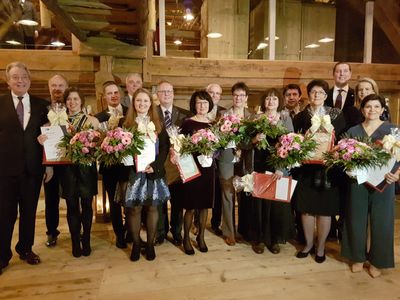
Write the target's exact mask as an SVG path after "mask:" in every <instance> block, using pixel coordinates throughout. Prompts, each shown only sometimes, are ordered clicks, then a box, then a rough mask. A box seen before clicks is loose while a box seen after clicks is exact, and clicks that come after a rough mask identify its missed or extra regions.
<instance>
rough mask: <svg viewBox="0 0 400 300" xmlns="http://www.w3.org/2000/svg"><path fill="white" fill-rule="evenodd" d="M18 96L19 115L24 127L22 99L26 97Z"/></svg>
mask: <svg viewBox="0 0 400 300" xmlns="http://www.w3.org/2000/svg"><path fill="white" fill-rule="evenodd" d="M17 98H18V100H19V101H18V104H17V116H18V120H19V122H20V123H21V126H22V128H24V104H23V103H22V99H24V97H22V96H19V97H17Z"/></svg>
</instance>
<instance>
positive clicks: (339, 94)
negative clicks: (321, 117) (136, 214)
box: [335, 89, 343, 109]
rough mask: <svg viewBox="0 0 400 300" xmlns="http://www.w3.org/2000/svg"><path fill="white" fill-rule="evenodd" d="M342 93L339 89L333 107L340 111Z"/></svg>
mask: <svg viewBox="0 0 400 300" xmlns="http://www.w3.org/2000/svg"><path fill="white" fill-rule="evenodd" d="M342 92H343V90H342V89H340V90H339V93H338V95H337V97H336V101H335V107H336V108H339V109H342Z"/></svg>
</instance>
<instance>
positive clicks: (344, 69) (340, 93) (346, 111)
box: [325, 62, 362, 129]
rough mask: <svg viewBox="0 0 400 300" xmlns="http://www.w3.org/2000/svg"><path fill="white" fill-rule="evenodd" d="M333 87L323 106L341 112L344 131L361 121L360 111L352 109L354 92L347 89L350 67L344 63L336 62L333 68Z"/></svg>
mask: <svg viewBox="0 0 400 300" xmlns="http://www.w3.org/2000/svg"><path fill="white" fill-rule="evenodd" d="M333 79H334V81H335V84H334V86H333V87H332V88H331V89H330V90H329V92H328V96H327V98H326V100H325V105H326V106H330V107H336V108H339V109H340V110H342V112H343V116H344V118H345V120H346V129H348V128H350V127H353V126H355V125H357V124H359V123H361V121H362V116H361V113H360V111H359V110H358V109H357V108H356V107H354V101H355V100H354V90H353V89H352V88H351V87H349V81H350V79H351V66H350V65H349V64H348V63H345V62H338V63H336V64H335V66H334V67H333Z"/></svg>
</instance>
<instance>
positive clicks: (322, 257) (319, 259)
mask: <svg viewBox="0 0 400 300" xmlns="http://www.w3.org/2000/svg"><path fill="white" fill-rule="evenodd" d="M325 259H326V256H325V252H324V254H323V255H322V256H319V255H318V254H315V262H316V263H319V264H322V263H323V262H324V261H325Z"/></svg>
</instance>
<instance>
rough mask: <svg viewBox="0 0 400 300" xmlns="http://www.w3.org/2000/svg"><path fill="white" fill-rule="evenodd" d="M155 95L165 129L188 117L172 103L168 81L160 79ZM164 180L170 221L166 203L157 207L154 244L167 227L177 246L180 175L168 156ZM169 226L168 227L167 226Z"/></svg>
mask: <svg viewBox="0 0 400 300" xmlns="http://www.w3.org/2000/svg"><path fill="white" fill-rule="evenodd" d="M157 97H158V100H159V102H160V105H159V106H158V107H157V112H158V115H159V117H160V120H161V122H162V123H164V126H165V128H166V129H168V128H170V127H171V126H173V125H175V126H180V125H181V124H182V121H183V120H184V119H186V118H187V117H189V115H190V112H189V111H187V110H184V109H182V108H180V107H177V106H175V105H174V87H173V86H172V84H171V83H170V82H168V81H161V82H160V83H159V84H158V85H157ZM165 171H166V180H167V183H168V188H169V191H170V193H171V199H170V201H171V222H170V224H168V208H167V203H165V204H163V205H161V206H160V207H159V210H158V213H159V219H158V228H157V237H156V241H155V244H158V245H160V244H162V243H163V242H164V240H165V238H166V236H167V233H168V229H169V230H170V231H171V233H172V238H173V241H172V242H173V244H174V245H176V246H179V245H181V244H182V233H181V231H182V222H183V208H182V206H181V205H180V204H179V202H180V199H181V198H182V197H181V196H180V193H179V188H178V187H179V185H178V183H179V182H180V176H179V173H178V171H177V169H176V166H174V165H173V164H172V163H171V161H170V159H169V156H168V157H167V159H166V161H165ZM169 227H170V228H169Z"/></svg>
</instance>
